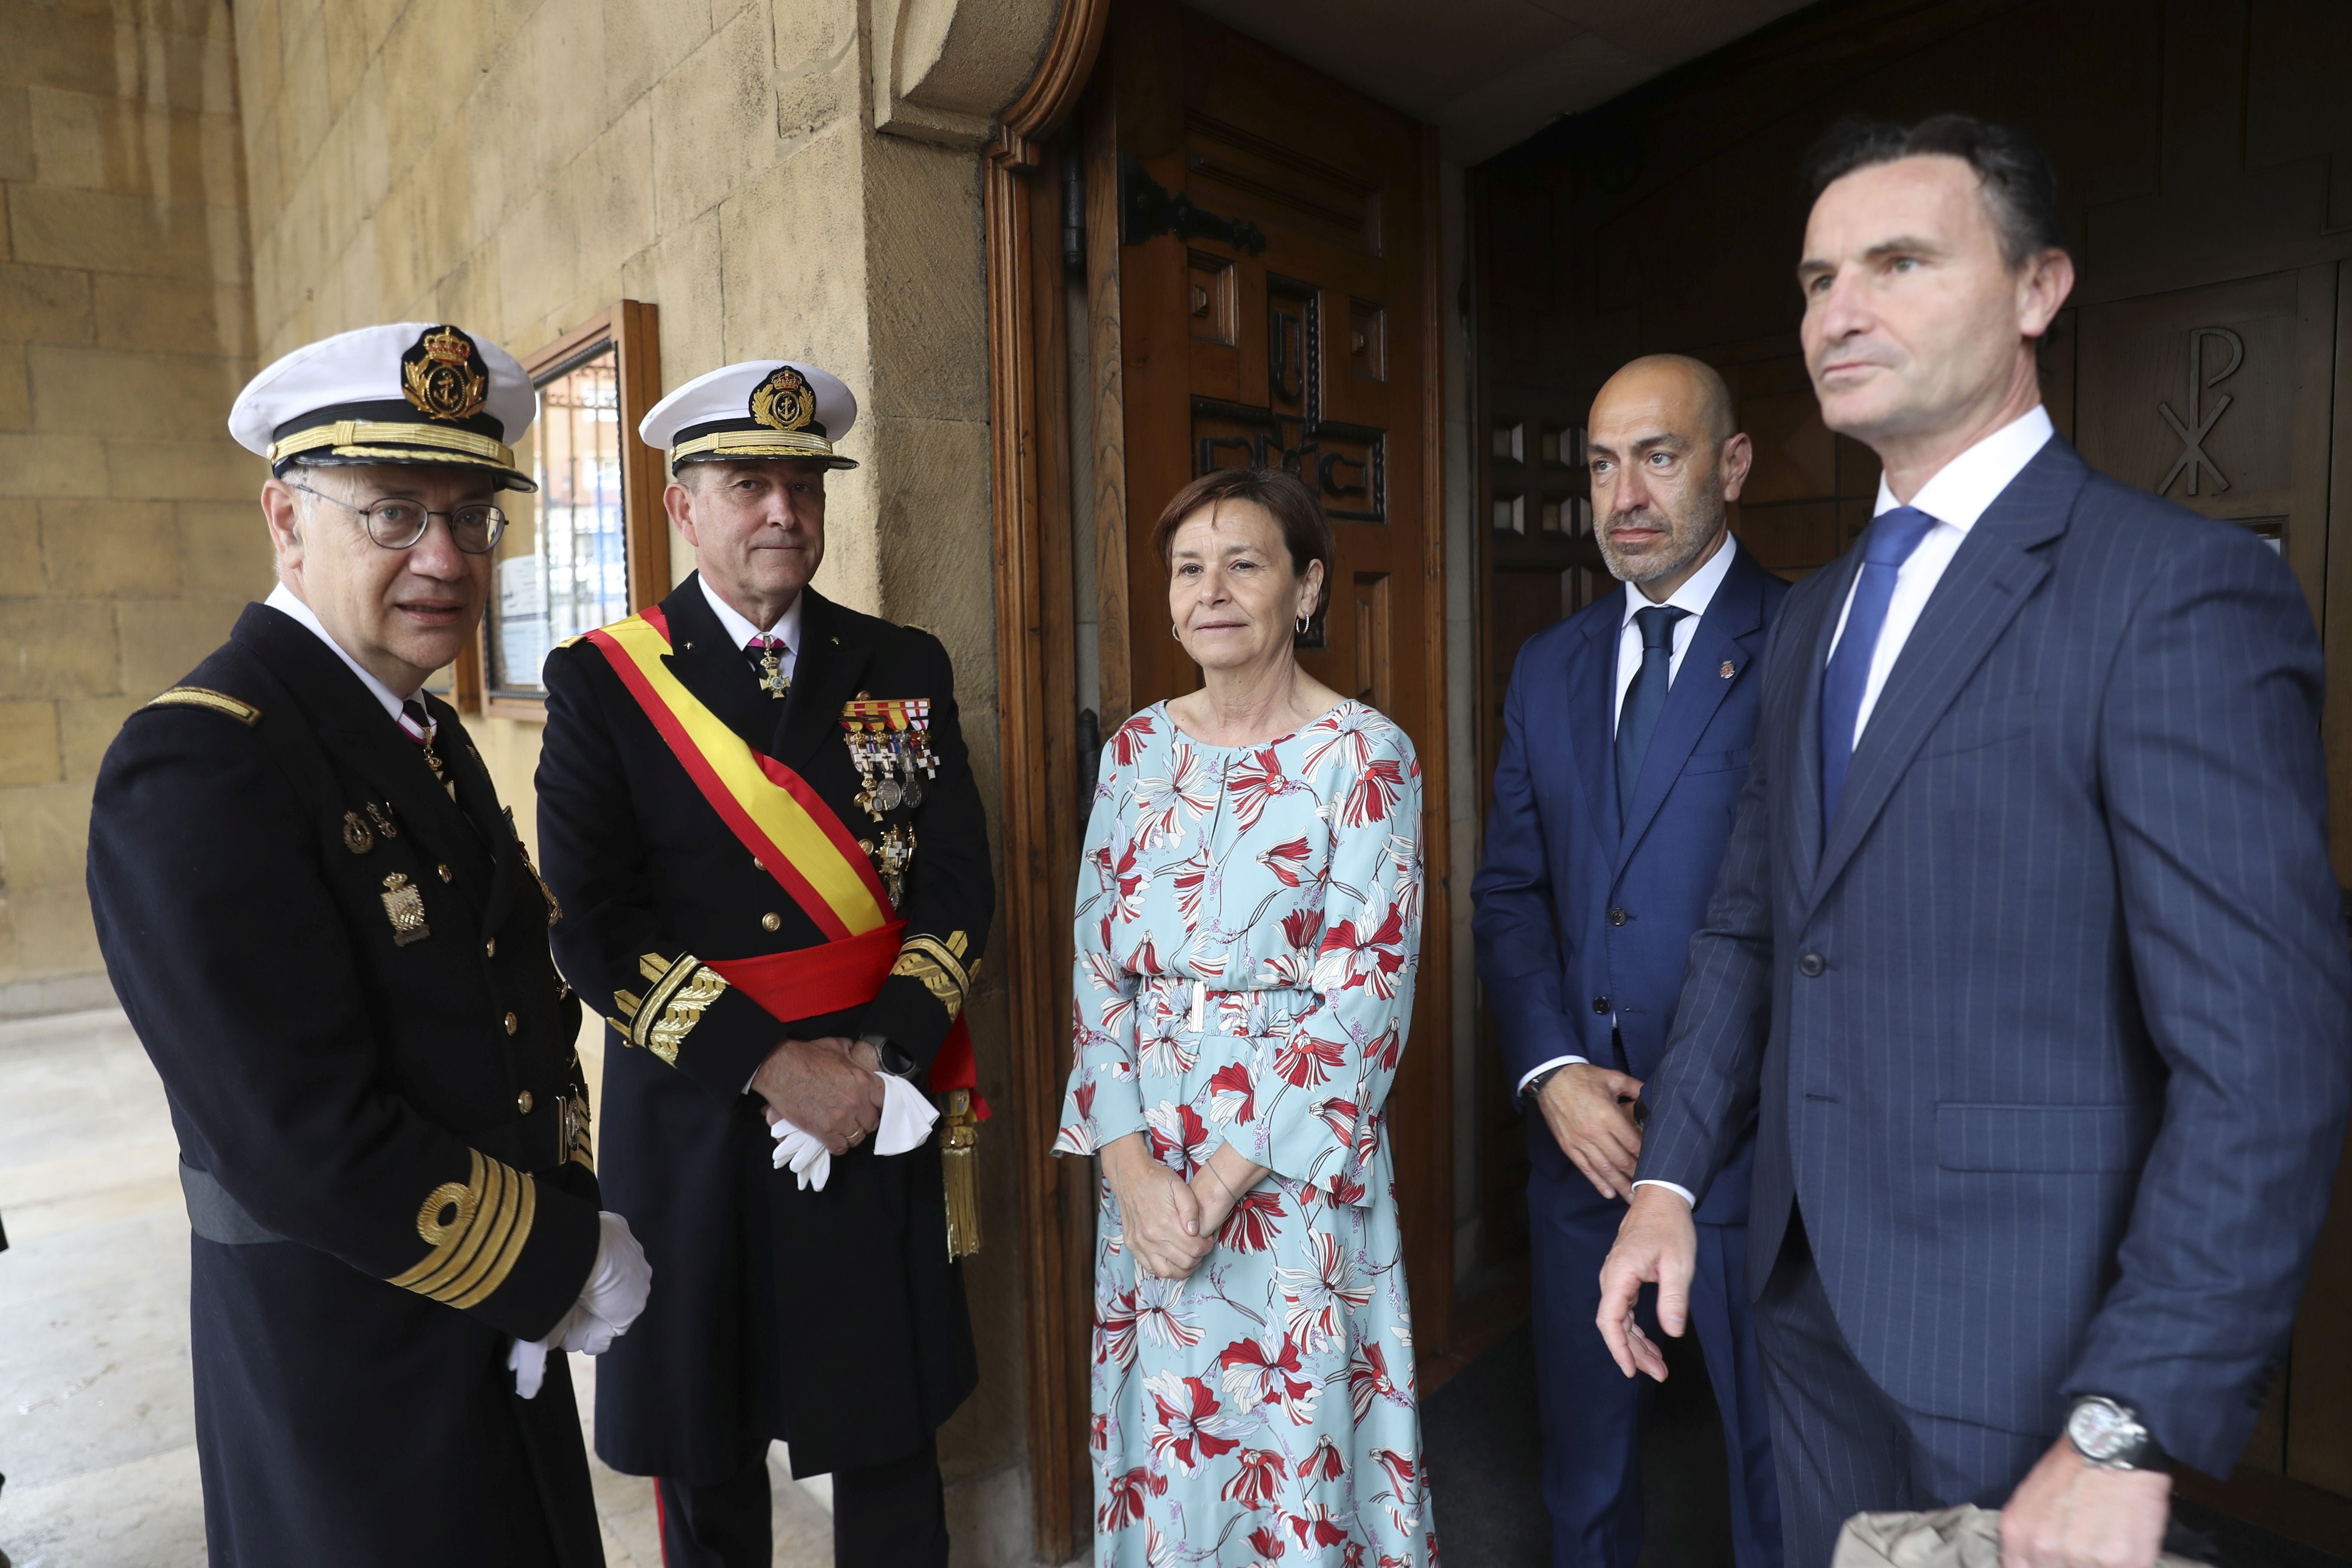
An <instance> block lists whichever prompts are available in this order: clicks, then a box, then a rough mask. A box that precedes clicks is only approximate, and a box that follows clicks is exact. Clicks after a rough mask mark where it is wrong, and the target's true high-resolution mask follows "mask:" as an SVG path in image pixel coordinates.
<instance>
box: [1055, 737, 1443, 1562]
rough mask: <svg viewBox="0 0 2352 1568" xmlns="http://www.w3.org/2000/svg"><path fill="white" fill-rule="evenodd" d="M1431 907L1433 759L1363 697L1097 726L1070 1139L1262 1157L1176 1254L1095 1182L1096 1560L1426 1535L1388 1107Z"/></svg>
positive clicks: (1073, 1149) (1397, 1547)
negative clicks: (1426, 782)
mask: <svg viewBox="0 0 2352 1568" xmlns="http://www.w3.org/2000/svg"><path fill="white" fill-rule="evenodd" d="M1421 906H1422V867H1421V766H1420V763H1418V762H1417V761H1416V760H1415V759H1414V756H1413V751H1412V742H1410V741H1408V740H1406V739H1405V736H1404V732H1403V731H1401V730H1399V729H1398V728H1397V727H1396V726H1395V725H1394V724H1392V723H1391V722H1390V721H1388V720H1386V719H1384V718H1382V717H1381V715H1380V714H1379V713H1378V712H1376V711H1374V710H1372V709H1370V708H1368V707H1366V706H1364V705H1363V704H1362V703H1360V702H1354V701H1348V702H1342V703H1340V704H1339V706H1338V707H1337V708H1334V709H1332V710H1330V711H1329V712H1328V713H1326V714H1324V715H1323V716H1322V717H1321V718H1320V719H1318V720H1316V721H1314V722H1313V723H1311V724H1308V725H1307V727H1306V728H1304V729H1302V730H1300V731H1297V733H1295V734H1292V735H1289V736H1286V737H1285V738H1284V739H1282V740H1279V741H1275V742H1269V743H1267V744H1265V745H1262V746H1248V747H1223V746H1207V745H1202V744H1201V743H1200V742H1196V741H1193V740H1192V739H1190V738H1189V737H1187V736H1185V735H1183V734H1182V733H1181V732H1180V731H1178V730H1177V729H1176V727H1175V725H1174V723H1173V722H1172V721H1171V720H1170V718H1169V716H1168V711H1167V708H1166V705H1165V704H1161V705H1160V706H1156V707H1153V708H1150V709H1148V710H1145V711H1144V712H1141V713H1139V714H1137V715H1136V716H1135V717H1134V718H1132V719H1130V720H1129V721H1128V722H1127V723H1126V724H1125V725H1124V726H1122V727H1121V728H1120V730H1119V731H1118V734H1116V735H1115V736H1113V737H1112V738H1111V741H1110V742H1109V744H1108V745H1107V746H1106V747H1104V749H1103V772H1102V778H1101V782H1100V784H1098V785H1097V790H1096V795H1095V804H1094V816H1093V820H1092V822H1091V824H1090V825H1089V826H1088V828H1087V850H1086V858H1085V862H1084V865H1083V867H1082V868H1081V869H1080V871H1079V875H1078V903H1077V977H1076V996H1075V1009H1074V1010H1075V1014H1076V1016H1075V1019H1074V1025H1075V1047H1076V1065H1075V1067H1074V1068H1072V1071H1071V1073H1070V1088H1069V1094H1068V1097H1067V1099H1066V1100H1065V1102H1064V1106H1063V1110H1062V1121H1061V1132H1060V1136H1059V1137H1058V1138H1057V1139H1056V1141H1055V1152H1056V1153H1064V1154H1090V1153H1092V1152H1095V1151H1096V1150H1097V1149H1099V1148H1100V1147H1102V1146H1103V1145H1104V1144H1106V1143H1108V1142H1111V1141H1112V1140H1113V1139H1116V1138H1119V1137H1122V1136H1124V1135H1126V1134H1128V1133H1130V1132H1142V1133H1145V1134H1146V1135H1147V1136H1148V1137H1149V1139H1150V1148H1151V1152H1152V1153H1153V1154H1154V1155H1155V1156H1156V1157H1157V1158H1158V1159H1159V1160H1160V1162H1161V1163H1164V1164H1166V1165H1167V1166H1169V1167H1170V1168H1171V1170H1174V1171H1175V1172H1177V1173H1179V1174H1181V1175H1182V1176H1184V1177H1185V1178H1186V1179H1188V1180H1189V1179H1190V1178H1191V1177H1192V1173H1194V1172H1195V1171H1196V1170H1198V1169H1199V1168H1200V1165H1201V1163H1202V1162H1203V1161H1205V1160H1207V1159H1208V1157H1209V1156H1210V1155H1211V1154H1212V1153H1213V1152H1215V1150H1216V1148H1217V1146H1218V1145H1219V1144H1220V1143H1228V1142H1229V1143H1232V1144H1233V1145H1234V1147H1235V1149H1237V1150H1238V1151H1239V1152H1241V1153H1243V1154H1245V1155H1247V1156H1248V1157H1249V1158H1250V1159H1251V1160H1252V1161H1253V1162H1255V1163H1258V1164H1261V1165H1265V1166H1267V1167H1269V1168H1270V1169H1271V1171H1272V1174H1271V1175H1269V1176H1268V1177H1267V1178H1266V1179H1265V1181H1264V1182H1262V1183H1260V1184H1258V1185H1257V1186H1256V1187H1255V1188H1254V1189H1252V1190H1251V1191H1250V1192H1248V1193H1246V1194H1243V1196H1242V1200H1241V1202H1240V1203H1239V1204H1238V1205H1236V1206H1235V1208H1234V1212H1233V1215H1232V1216H1231V1217H1230V1218H1229V1219H1227V1220H1226V1222H1225V1226H1224V1228H1223V1230H1222V1231H1221V1232H1220V1233H1219V1234H1218V1237H1217V1246H1216V1248H1215V1250H1214V1251H1213V1252H1212V1253H1210V1255H1209V1257H1208V1258H1207V1259H1206V1260H1205V1261H1203V1262H1202V1265H1201V1267H1200V1268H1198V1269H1196V1270H1194V1272H1193V1273H1192V1277H1191V1278H1190V1279H1182V1280H1162V1279H1149V1278H1141V1277H1139V1275H1138V1272H1137V1269H1136V1266H1135V1259H1134V1258H1133V1257H1132V1256H1131V1255H1130V1254H1129V1252H1128V1250H1127V1248H1126V1247H1125V1246H1124V1244H1123V1241H1122V1237H1121V1233H1120V1226H1119V1214H1118V1204H1117V1203H1116V1202H1115V1201H1114V1200H1113V1198H1112V1196H1111V1194H1110V1188H1109V1185H1108V1184H1104V1186H1103V1189H1102V1210H1101V1221H1100V1225H1099V1226H1098V1234H1097V1252H1096V1261H1095V1336H1094V1368H1093V1387H1094V1437H1093V1454H1094V1464H1095V1501H1096V1509H1097V1513H1096V1521H1095V1522H1096V1527H1097V1534H1096V1537H1095V1541H1096V1546H1095V1559H1096V1561H1097V1563H1102V1564H1107V1565H1108V1564H1118V1565H1122V1568H1126V1565H1133V1568H1168V1565H1172V1564H1214V1565H1216V1568H1246V1565H1250V1564H1269V1565H1275V1568H1299V1565H1301V1564H1317V1565H1321V1564H1328V1565H1331V1568H1374V1565H1376V1564H1422V1563H1431V1564H1433V1563H1435V1562H1436V1559H1437V1542H1436V1537H1435V1535H1434V1533H1433V1530H1432V1526H1431V1521H1430V1516H1429V1502H1428V1498H1427V1494H1426V1491H1425V1489H1424V1487H1423V1479H1422V1464H1421V1421H1420V1413H1419V1410H1418V1408H1417V1406H1416V1404H1415V1400H1414V1394H1413V1354H1412V1309H1411V1306H1410V1303H1409V1299H1408V1297H1407V1296H1406V1293H1405V1279H1404V1264H1403V1260H1402V1256H1401V1251H1400V1247H1399V1244H1398V1235H1397V1205H1396V1191H1395V1184H1394V1176H1393V1174H1392V1172H1391V1166H1390V1163H1389V1151H1388V1143H1387V1140H1386V1138H1385V1136H1384V1135H1383V1131H1382V1119H1381V1106H1382V1104H1383V1102H1384V1101H1385V1100H1386V1099H1387V1096H1388V1091H1389V1085H1390V1083H1391V1081H1392V1080H1393V1079H1394V1078H1395V1076H1396V1068H1397V1061H1398V1059H1399V1058H1400V1057H1402V1054H1403V1052H1404V1042H1405V1030H1406V1026H1407V1023H1408V1021H1409V1020H1410V1018H1411V1016H1412V984H1413V973H1414V970H1415V967H1416V965H1417V963H1418V960H1419V956H1420V949H1421Z"/></svg>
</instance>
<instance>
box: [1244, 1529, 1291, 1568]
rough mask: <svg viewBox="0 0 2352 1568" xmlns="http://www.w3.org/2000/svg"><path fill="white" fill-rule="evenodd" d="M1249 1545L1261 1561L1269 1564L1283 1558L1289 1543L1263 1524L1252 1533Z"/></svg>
mask: <svg viewBox="0 0 2352 1568" xmlns="http://www.w3.org/2000/svg"><path fill="white" fill-rule="evenodd" d="M1249 1543H1250V1550H1251V1551H1252V1552H1256V1553H1257V1554H1258V1557H1259V1558H1260V1560H1262V1561H1264V1562H1267V1563H1271V1562H1273V1561H1274V1560H1275V1559H1276V1558H1277V1557H1279V1556H1281V1555H1282V1554H1283V1552H1284V1551H1285V1550H1286V1547H1287V1543H1286V1542H1285V1541H1284V1540H1283V1539H1282V1537H1281V1536H1279V1535H1276V1533H1275V1532H1274V1531H1273V1529H1272V1528H1271V1527H1270V1526H1267V1525H1263V1524H1261V1525H1259V1526H1258V1527H1257V1528H1256V1529H1255V1530H1253V1531H1250V1536H1249Z"/></svg>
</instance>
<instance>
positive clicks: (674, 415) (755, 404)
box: [637, 359, 857, 473]
mask: <svg viewBox="0 0 2352 1568" xmlns="http://www.w3.org/2000/svg"><path fill="white" fill-rule="evenodd" d="M856 423H857V399H856V395H853V394H852V393H851V392H850V390H849V388H847V387H846V386H844V385H843V384H841V378H840V377H839V376H837V375H834V374H829V373H828V372H825V371H822V370H819V369H817V367H816V366H814V365H813V364H803V363H801V362H799V361H797V360H783V359H754V360H745V361H744V362H743V363H740V364H730V365H722V366H720V367H719V369H717V370H714V371H710V372H709V373H707V374H702V375H698V376H696V377H695V378H694V379H693V380H692V381H689V382H688V383H687V384H685V385H684V386H681V387H679V388H678V389H677V391H676V392H673V393H671V394H670V395H668V396H667V397H665V398H663V399H662V400H661V401H660V402H659V403H656V404H655V405H654V406H653V411H652V412H651V413H649V414H647V415H646V416H645V419H644V421H643V422H642V423H640V424H639V425H638V426H637V437H638V439H640V440H642V441H643V442H645V444H646V446H648V447H660V448H662V449H663V450H664V451H665V452H667V454H668V456H669V466H670V471H671V472H672V473H676V472H677V468H678V465H679V464H681V463H698V462H714V461H726V460H731V459H736V458H814V459H815V460H816V461H818V462H821V463H823V464H824V466H825V467H827V468H856V467H857V464H856V460H855V459H852V458H844V457H841V456H839V455H838V454H836V453H835V451H834V449H833V444H834V443H835V441H838V440H840V439H841V438H842V437H844V436H846V435H848V434H849V427H850V426H853V425H855V424H856Z"/></svg>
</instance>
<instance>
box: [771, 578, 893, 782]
mask: <svg viewBox="0 0 2352 1568" xmlns="http://www.w3.org/2000/svg"><path fill="white" fill-rule="evenodd" d="M801 597H802V601H803V603H802V605H801V642H802V645H803V646H802V647H801V650H800V652H799V654H798V655H797V656H796V657H795V658H794V659H793V694H792V697H791V699H790V700H788V701H786V702H785V704H784V713H783V718H782V721H781V723H780V724H779V725H778V727H777V729H776V731H775V733H774V735H773V736H772V740H771V742H770V744H771V746H772V750H771V752H770V755H772V756H773V757H774V758H775V759H776V761H778V762H780V763H783V764H784V766H786V767H788V768H792V769H793V770H795V771H799V770H800V769H802V768H803V766H804V765H805V764H806V763H807V762H808V760H809V758H810V757H812V756H814V754H815V753H816V751H817V749H818V748H819V747H820V746H823V745H824V743H825V742H826V741H828V740H830V739H832V738H833V737H834V736H835V735H837V734H838V733H840V719H841V708H842V704H843V703H845V702H847V701H849V700H851V699H852V698H854V697H856V695H857V683H858V681H859V680H860V679H863V678H864V677H865V674H866V662H867V659H868V658H869V656H870V650H868V649H867V647H866V645H865V643H864V642H863V641H862V640H861V639H860V638H859V637H857V635H856V627H855V626H853V625H852V624H851V623H850V621H849V618H848V617H847V616H843V615H841V614H839V613H838V612H837V611H836V610H835V607H834V605H833V602H832V601H831V600H829V599H827V598H825V597H824V595H822V594H819V593H818V592H817V591H816V590H815V589H814V588H803V589H802V590H801ZM883 695H885V696H890V695H898V696H903V695H905V693H903V692H901V693H887V692H886V693H884V694H883Z"/></svg>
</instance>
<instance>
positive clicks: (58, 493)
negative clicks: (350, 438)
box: [0, 0, 271, 1016]
mask: <svg viewBox="0 0 2352 1568" xmlns="http://www.w3.org/2000/svg"><path fill="white" fill-rule="evenodd" d="M0 39H5V47H0V1016H9V1015H11V1014H22V1013H35V1012H47V1011H55V1010H58V1009H60V1008H63V1007H68V1006H75V1005H97V1004H100V1003H102V1002H104V1001H106V1000H107V999H108V997H109V993H108V991H107V989H106V985H105V981H104V975H103V969H102V964H101V963H100V957H99V952H98V946H97V941H96V937H95V935H94V933H93V931H92V930H91V926H90V917H89V900H88V898H87V896H86V895H85V894H84V892H83V889H82V859H83V852H84V847H85V844H86V840H87V837H88V826H89V793H90V784H91V780H92V778H93V777H94V775H95V773H96V772H97V768H98V763H99V759H100V756H102V755H103V754H104V752H105V750H106V746H107V743H108V742H110V741H111V740H112V739H113V737H114V731H115V730H116V729H117V728H118V727H119V726H120V725H121V721H122V718H123V716H124V715H125V714H126V713H128V712H129V711H130V710H131V709H133V708H135V707H136V706H138V705H139V704H140V703H141V702H143V701H145V700H147V699H148V698H150V697H152V696H153V695H154V694H155V693H156V692H157V691H160V690H162V689H163V688H164V687H166V686H168V685H170V684H171V683H172V682H173V681H174V680H176V679H179V678H180V677H181V676H182V675H184V674H185V673H186V672H187V670H188V669H189V668H190V667H191V666H193V665H194V663H195V662H196V661H197V660H198V659H199V658H202V657H203V656H204V655H205V653H206V652H208V651H210V650H211V649H212V648H213V647H215V645H217V644H218V643H219V642H220V641H221V639H222V638H223V637H225V636H226V634H227V631H228V628H229V626H230V625H231V624H232V623H233V622H234V621H235V619H236V615H237V612H238V609H239V608H240V607H241V606H242V605H244V603H245V602H246V600H247V599H248V598H254V597H258V596H260V595H263V594H266V593H267V592H268V588H269V584H270V581H271V577H270V556H269V545H268V534H267V532H266V531H265V530H264V529H263V526H262V522H261V515H260V511H259V509H258V508H257V506H256V504H255V500H254V498H255V495H256V492H257V490H258V489H259V488H260V484H261V480H262V479H263V478H264V477H265V475H264V472H263V468H262V465H261V463H260V461H259V459H257V458H253V457H252V456H250V455H249V454H247V453H246V452H245V451H243V450H242V449H241V448H239V447H237V446H236V444H235V443H234V442H232V441H230V440H229V438H228V432H227V429H226V424H225V421H226V417H227V414H228V406H229V404H230V402H231V400H232V399H234V398H235V396H236V390H237V388H238V387H239V386H240V385H242V384H243V383H244V381H245V379H246V377H247V375H248V374H250V373H251V369H252V360H253V331H252V302H251V293H250V289H249V284H248V273H247V248H246V230H245V206H244V202H245V195H244V174H243V163H244V153H243V148H242V143H241V140H240V136H239V132H238V125H237V80H236V58H235V52H234V40H233V33H232V28H231V25H230V20H229V6H228V5H227V0H0Z"/></svg>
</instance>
